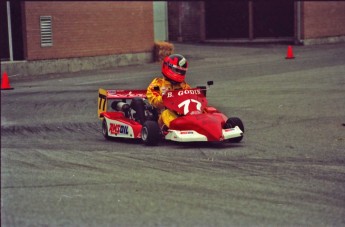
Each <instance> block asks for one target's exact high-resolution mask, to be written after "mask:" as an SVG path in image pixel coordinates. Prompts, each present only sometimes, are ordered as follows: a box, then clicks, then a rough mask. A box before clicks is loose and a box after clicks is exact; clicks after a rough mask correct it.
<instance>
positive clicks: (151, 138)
mask: <svg viewBox="0 0 345 227" xmlns="http://www.w3.org/2000/svg"><path fill="white" fill-rule="evenodd" d="M160 138H161V133H160V128H159V125H158V123H157V122H156V121H145V123H144V124H143V127H142V129H141V139H142V140H143V142H144V143H145V145H148V146H155V145H157V144H158V142H159V140H160Z"/></svg>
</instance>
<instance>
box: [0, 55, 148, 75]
mask: <svg viewBox="0 0 345 227" xmlns="http://www.w3.org/2000/svg"><path fill="white" fill-rule="evenodd" d="M149 62H153V55H152V52H146V53H134V54H120V55H109V56H95V57H82V58H65V59H51V60H35V61H13V62H1V71H2V72H1V73H3V72H7V73H8V74H9V75H23V76H30V75H42V74H51V73H70V72H79V71H86V70H94V69H104V68H111V67H117V66H127V65H138V64H144V63H149Z"/></svg>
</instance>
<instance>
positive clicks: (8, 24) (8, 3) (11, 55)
mask: <svg viewBox="0 0 345 227" xmlns="http://www.w3.org/2000/svg"><path fill="white" fill-rule="evenodd" d="M6 8H7V28H8V46H9V47H8V49H9V52H10V61H13V45H12V23H11V6H10V2H9V1H7V2H6Z"/></svg>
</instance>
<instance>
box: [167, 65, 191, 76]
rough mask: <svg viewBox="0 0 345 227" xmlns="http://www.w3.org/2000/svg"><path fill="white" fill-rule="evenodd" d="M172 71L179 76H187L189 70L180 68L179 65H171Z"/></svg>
mask: <svg viewBox="0 0 345 227" xmlns="http://www.w3.org/2000/svg"><path fill="white" fill-rule="evenodd" d="M169 66H170V69H171V70H172V71H173V72H174V73H177V74H179V75H186V72H187V68H183V67H179V66H177V65H171V64H170V65H169Z"/></svg>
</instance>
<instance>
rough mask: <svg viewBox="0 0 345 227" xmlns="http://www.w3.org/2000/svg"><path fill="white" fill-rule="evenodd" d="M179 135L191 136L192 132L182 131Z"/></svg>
mask: <svg viewBox="0 0 345 227" xmlns="http://www.w3.org/2000/svg"><path fill="white" fill-rule="evenodd" d="M180 134H182V135H185V134H193V132H191V131H182V132H180Z"/></svg>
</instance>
